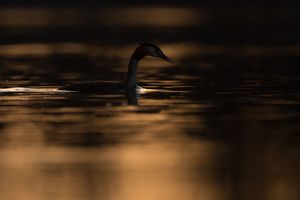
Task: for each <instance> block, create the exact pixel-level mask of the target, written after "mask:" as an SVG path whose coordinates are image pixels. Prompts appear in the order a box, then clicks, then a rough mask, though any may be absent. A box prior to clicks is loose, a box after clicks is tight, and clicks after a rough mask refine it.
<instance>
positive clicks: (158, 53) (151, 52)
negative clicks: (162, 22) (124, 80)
mask: <svg viewBox="0 0 300 200" xmlns="http://www.w3.org/2000/svg"><path fill="white" fill-rule="evenodd" d="M138 44H139V45H140V46H139V47H138V48H137V53H138V54H139V59H141V58H143V57H146V56H152V57H156V58H160V59H163V60H165V61H167V62H169V63H172V64H175V62H174V61H173V60H172V59H171V58H169V57H168V56H166V55H165V54H164V53H163V52H162V50H161V49H160V48H159V47H158V46H157V45H155V44H150V43H138Z"/></svg>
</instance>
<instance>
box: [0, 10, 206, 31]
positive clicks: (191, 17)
mask: <svg viewBox="0 0 300 200" xmlns="http://www.w3.org/2000/svg"><path fill="white" fill-rule="evenodd" d="M170 16H174V17H170ZM201 19H203V16H202V15H201V11H200V9H198V10H191V9H186V8H179V7H173V8H172V7H155V6H152V7H151V6H147V7H132V8H128V7H119V8H102V9H101V8H100V9H93V8H90V9H75V8H74V9H67V8H65V9H62V8H56V9H54V8H52V9H43V8H27V9H24V8H2V9H0V26H3V27H10V28H11V27H15V28H16V27H31V28H36V27H43V26H48V27H49V26H50V27H51V26H66V27H70V26H71V27H72V26H82V25H85V24H98V25H104V26H150V27H151V26H154V27H184V26H191V25H195V24H199V23H201Z"/></svg>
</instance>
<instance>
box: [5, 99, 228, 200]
mask: <svg viewBox="0 0 300 200" xmlns="http://www.w3.org/2000/svg"><path fill="white" fill-rule="evenodd" d="M53 100H54V99H53ZM56 100H61V99H59V98H58V99H56ZM27 101H31V103H33V102H32V101H33V99H31V100H29V99H27ZM40 101H44V100H40ZM2 102H4V103H5V102H12V103H11V105H10V107H11V108H10V109H9V112H5V110H4V108H5V107H3V105H2V106H1V120H2V121H5V122H6V126H5V128H3V129H2V130H1V138H2V141H1V143H0V144H1V148H0V158H1V159H0V162H1V165H0V175H1V177H2V178H1V180H0V192H1V198H2V199H16V200H18V199H23V198H24V196H26V197H27V198H30V199H32V200H34V199H45V196H49V197H51V198H54V199H64V200H66V199H94V198H96V199H98V198H103V197H105V198H106V199H128V200H129V199H145V200H148V199H153V198H155V199H161V200H163V199H182V198H183V197H184V199H191V200H192V199H199V198H198V197H201V198H200V199H202V198H203V199H215V198H219V197H222V196H223V194H222V191H221V188H220V186H219V185H218V184H217V183H215V182H211V181H208V180H210V179H211V178H210V176H211V175H210V173H211V172H210V170H209V168H210V166H211V165H213V162H214V161H213V159H211V157H214V156H215V154H218V151H219V149H218V148H219V147H217V146H216V145H215V144H214V142H210V141H201V140H191V139H189V138H187V137H186V136H185V129H186V128H188V126H190V124H186V120H189V123H192V124H194V123H197V122H198V118H197V117H193V116H190V117H189V119H187V118H182V117H181V116H180V115H173V114H169V113H168V111H167V110H166V111H165V112H161V113H137V112H136V111H138V108H136V107H119V108H118V107H115V108H113V107H112V108H110V107H104V108H97V109H93V108H74V107H62V108H57V109H52V108H41V109H39V108H29V107H27V106H26V105H24V104H23V102H24V97H22V96H13V97H4V99H3V100H2ZM13 102H15V103H13ZM38 102H39V101H38V98H36V102H35V103H38ZM4 105H5V104H4ZM15 106H17V107H15ZM152 106H154V105H152ZM170 110H172V108H170ZM111 112H112V113H111ZM109 113H111V114H113V115H112V116H110V117H105V118H103V116H106V115H107V114H109ZM86 118H87V119H86ZM137 119H138V120H137ZM55 122H59V123H61V125H58V124H57V125H54V124H52V123H55ZM64 123H65V124H64ZM72 123H73V124H72ZM116 124H117V127H118V128H117V129H116ZM197 127H198V125H197ZM200 127H201V126H200ZM200 127H198V128H200ZM169 130H173V131H172V132H169ZM199 130H200V129H199ZM87 131H97V134H104V135H107V136H108V137H110V138H113V139H114V140H116V141H117V142H119V144H118V143H116V144H115V145H106V146H103V147H90V148H81V147H72V148H68V147H65V146H64V145H60V146H57V145H55V142H54V143H52V144H51V143H49V141H48V139H47V137H48V136H47V135H48V134H55V135H57V136H59V137H58V138H60V139H59V140H61V142H62V144H64V142H66V143H67V142H69V141H68V140H72V137H74V136H76V134H83V136H84V134H86V132H87ZM68 135H69V136H68ZM72 135H73V136H72ZM63 138H65V139H66V140H65V141H64V139H63ZM195 167H196V168H197V170H202V171H203V174H202V175H200V178H196V179H195V180H193V177H194V176H195V175H197V176H199V174H198V172H197V173H196V174H195ZM191 180H192V181H191ZM32 188H35V189H34V190H32Z"/></svg>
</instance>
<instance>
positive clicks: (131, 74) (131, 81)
mask: <svg viewBox="0 0 300 200" xmlns="http://www.w3.org/2000/svg"><path fill="white" fill-rule="evenodd" d="M138 44H139V46H138V47H137V48H136V49H135V51H134V52H133V54H132V56H131V58H130V61H129V65H128V72H127V76H126V79H125V81H124V82H123V83H116V82H100V81H96V82H85V83H79V84H74V85H69V86H64V87H61V88H59V90H67V91H74V92H105V91H116V90H117V91H119V90H123V91H127V92H130V91H136V90H138V89H139V88H140V87H139V86H138V85H137V71H138V64H139V61H140V60H141V59H143V58H144V57H146V56H152V57H157V58H161V59H163V60H165V61H167V62H170V63H172V64H175V62H174V61H173V60H171V59H170V58H169V57H167V56H166V55H165V54H164V53H163V52H162V50H161V49H160V48H159V47H158V46H157V45H154V44H149V43H138Z"/></svg>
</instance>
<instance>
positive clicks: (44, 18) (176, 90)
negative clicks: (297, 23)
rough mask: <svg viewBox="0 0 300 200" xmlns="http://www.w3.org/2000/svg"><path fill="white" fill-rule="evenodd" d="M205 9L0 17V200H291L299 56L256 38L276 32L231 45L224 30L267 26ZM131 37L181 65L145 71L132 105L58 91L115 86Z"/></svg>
mask: <svg viewBox="0 0 300 200" xmlns="http://www.w3.org/2000/svg"><path fill="white" fill-rule="evenodd" d="M115 9H116V10H115ZM96 11H99V12H96ZM100 11H102V12H100ZM153 11H155V12H154V14H155V15H154V14H153ZM209 11H210V9H208V10H206V9H202V8H201V9H200V8H199V10H197V9H195V8H178V7H176V8H174V7H166V6H163V7H159V8H158V7H151V6H150V7H137V8H122V7H121V8H107V9H103V8H101V9H100V8H99V10H97V9H92V10H89V9H87V8H85V9H83V10H82V11H80V9H73V10H70V9H55V8H52V9H46V8H43V9H38V8H32V9H29V8H14V9H12V8H9V9H8V8H7V9H2V10H1V12H0V14H1V15H2V16H4V18H3V19H2V20H1V21H0V26H1V29H2V30H4V31H3V32H2V33H1V34H2V36H3V37H2V38H5V39H6V41H3V42H2V43H1V45H0V66H1V68H0V72H1V77H0V79H1V87H2V89H0V199H14V200H18V199H24V198H25V197H26V199H31V200H35V199H37V200H41V199H57V200H60V199H61V200H67V199H72V200H81V199H86V200H94V199H108V200H114V199H123V200H126V199H128V200H129V199H141V200H148V199H149V200H150V199H151V200H152V199H156V200H167V199H172V200H173V199H175V200H176V199H178V200H179V199H180V200H196V199H197V200H199V199H201V200H202V199H203V200H215V199H220V200H223V199H237V200H240V199H254V198H255V199H264V200H266V199H272V200H274V199H275V200H277V199H278V200H279V199H289V200H294V199H295V200H296V199H299V197H300V193H299V189H298V188H299V184H300V183H299V180H300V179H299V178H300V173H299V167H300V166H299V165H300V163H299V159H298V157H299V153H300V148H299V141H300V140H299V132H300V126H299V117H300V116H299V115H300V113H299V107H300V104H299V98H300V88H299V79H300V76H299V69H298V67H299V64H300V63H299V61H298V57H299V51H298V50H299V46H298V45H297V43H295V44H291V43H289V42H287V41H285V43H282V42H283V40H284V39H282V40H281V43H278V40H274V38H269V37H265V35H267V33H270V32H273V31H274V30H278V29H282V26H284V25H283V24H280V23H279V24H276V23H274V24H276V26H275V25H274V24H273V25H272V26H271V27H267V28H265V30H264V31H263V33H261V34H259V37H251V38H249V37H245V35H246V32H247V30H240V32H239V33H235V34H236V35H238V36H239V37H228V38H226V35H227V34H228V33H230V32H231V29H230V30H229V29H226V26H227V28H228V27H230V26H231V25H232V24H233V25H236V24H240V25H241V24H243V23H246V25H244V28H245V27H248V26H254V27H255V26H257V25H259V24H260V23H263V24H265V25H266V24H267V22H268V23H270V22H273V21H272V20H276V19H277V18H276V16H275V17H274V19H273V18H271V17H270V18H268V21H267V22H266V21H262V22H261V21H260V20H258V21H256V20H255V18H247V19H249V20H250V19H251V20H250V21H247V20H246V22H245V21H243V20H241V19H236V20H234V19H235V18H234V17H232V16H231V17H230V18H229V19H230V20H233V22H232V21H230V20H229V19H228V18H226V17H225V18H224V19H223V20H221V17H218V16H222V13H221V14H220V13H219V14H218V16H217V17H213V15H211V14H210V12H209ZM270 12H271V13H272V10H271V11H270ZM117 13H118V14H120V15H121V16H122V17H121V18H118V17H116V16H117ZM249 13H251V12H249ZM225 14H228V13H226V12H225V13H223V15H224V16H227V15H225ZM136 15H139V16H143V17H140V18H137V17H136ZM153 15H154V16H157V19H154V20H152V19H153ZM166 15H174V16H178V17H179V18H180V20H174V19H175V18H174V19H169V18H167V17H166ZM245 15H246V14H245ZM35 16H39V17H35ZM62 16H63V18H61V17H62ZM103 16H104V17H107V19H110V20H111V21H107V20H103ZM249 16H251V15H250V14H249ZM270 16H273V15H270ZM160 18H162V19H164V20H162V21H161V20H159V19H160ZM4 19H5V20H4ZM30 19H35V20H30ZM58 19H62V20H58ZM79 19H80V20H79ZM91 19H92V21H90V20H91ZM149 19H151V20H149ZM167 19H169V20H167ZM220 20H221V21H222V22H224V24H225V29H223V28H224V26H223V27H216V31H217V32H218V35H220V36H219V37H214V35H210V34H209V33H211V32H213V33H214V32H215V31H213V30H211V27H212V25H214V24H218V23H220ZM226 20H227V21H226ZM228 20H229V21H228ZM273 26H275V27H273ZM103 27H104V28H103ZM118 27H122V30H119V32H117V31H116V30H118ZM290 27H293V24H290ZM140 29H141V30H147V31H150V32H143V31H140V32H137V31H136V30H140ZM201 29H202V30H201ZM200 30H201V31H200ZM294 31H295V30H293V29H292V30H291V29H284V31H283V32H284V33H285V34H287V35H290V36H292V35H293V33H294ZM168 33H174V34H171V35H169V34H168ZM175 33H176V34H175ZM197 34H200V35H197ZM215 34H216V33H215ZM228 35H230V34H228ZM14 36H17V38H16V37H14ZM167 36H168V37H167ZM186 36H190V37H186ZM224 37H225V38H226V40H224V39H223V38H224ZM289 38H291V37H289ZM136 40H146V41H155V42H158V43H159V45H160V47H161V48H162V49H163V51H164V52H165V53H166V54H167V55H168V56H170V57H171V58H173V59H174V60H175V61H176V62H177V65H175V66H174V65H172V64H169V63H166V62H163V61H160V60H157V59H154V58H153V59H151V58H147V59H145V61H142V63H141V64H140V68H139V71H140V73H139V80H140V81H141V82H143V83H144V84H145V88H148V89H149V90H146V91H145V92H144V93H143V94H140V95H139V96H138V97H134V98H133V100H134V102H135V103H134V104H135V105H132V103H130V102H132V101H130V100H132V97H128V96H126V95H125V94H123V93H116V94H79V93H68V92H58V91H56V89H57V88H58V87H59V86H62V85H65V84H69V83H78V82H81V81H86V80H122V79H123V78H124V72H126V69H127V62H128V58H129V57H130V54H131V52H132V51H133V49H134V48H135V46H136V45H135V44H134V42H136ZM259 40H263V41H264V42H261V43H259V42H258V41H259ZM224 41H226V42H224ZM249 41H250V42H249ZM16 87H18V88H16ZM3 88H5V89H3ZM12 88H13V89H12ZM24 88H25V89H24ZM128 104H129V105H128Z"/></svg>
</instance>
